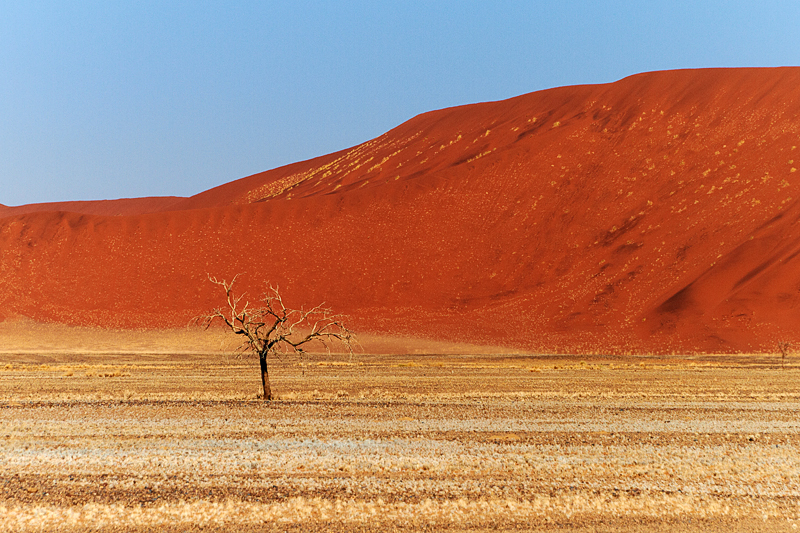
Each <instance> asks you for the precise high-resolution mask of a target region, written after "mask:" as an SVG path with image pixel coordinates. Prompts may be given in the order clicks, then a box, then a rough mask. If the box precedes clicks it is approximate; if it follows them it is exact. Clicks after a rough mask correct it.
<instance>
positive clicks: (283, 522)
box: [0, 331, 800, 531]
mask: <svg viewBox="0 0 800 533" xmlns="http://www.w3.org/2000/svg"><path fill="white" fill-rule="evenodd" d="M60 333H64V334H66V335H75V337H74V340H73V342H74V343H75V345H77V346H81V345H83V344H81V343H87V344H88V343H90V342H91V338H95V337H93V335H95V332H91V331H89V332H80V331H79V332H77V333H76V332H75V331H63V332H60ZM129 334H130V335H132V336H133V337H125V335H122V334H121V337H119V338H120V339H121V343H120V345H119V346H116V347H115V349H114V350H110V349H109V350H106V351H100V350H98V351H87V352H85V353H84V352H80V350H79V349H70V350H62V351H59V350H56V349H48V350H44V351H39V350H38V348H37V349H33V350H17V349H16V348H15V349H14V350H9V351H7V352H6V353H5V354H4V355H3V358H4V361H3V364H2V365H0V485H1V486H2V487H3V492H2V496H0V519H2V521H3V526H4V530H8V531H50V530H59V531H105V530H107V531H117V530H135V531H147V530H153V529H159V530H165V531H194V530H203V531H209V530H220V531H225V530H242V531H261V530H276V531H284V530H292V531H305V530H309V529H315V528H316V529H318V530H342V531H363V530H387V529H388V530H391V529H393V528H405V529H408V528H410V529H426V528H428V529H437V530H451V531H462V530H481V529H485V530H492V531H497V530H502V529H520V528H522V529H528V530H550V529H558V530H561V531H612V530H613V531H620V530H621V531H671V530H673V529H675V530H679V531H723V530H725V531H728V530H742V529H741V528H742V527H745V529H749V530H753V529H758V530H763V531H793V530H795V529H796V526H797V525H798V522H797V521H798V520H800V465H799V464H798V462H797V460H796V458H797V457H798V456H799V454H798V452H800V431H799V430H800V423H798V421H797V415H796V414H797V412H800V387H798V381H799V380H798V378H799V377H800V372H799V371H798V369H797V367H796V366H795V365H794V364H793V361H789V362H788V364H787V366H786V368H785V369H784V368H781V367H780V360H779V359H780V358H777V360H774V359H775V358H769V357H747V356H742V357H723V356H717V357H712V356H710V357H699V358H686V357H682V358H678V357H673V358H669V359H655V358H636V357H624V358H619V357H600V356H581V357H563V356H562V357H543V356H539V357H534V356H524V355H517V354H509V353H506V354H499V355H491V356H490V355H474V354H472V355H470V354H462V355H436V356H434V355H414V356H411V355H403V356H386V355H366V354H362V355H360V356H357V357H356V358H355V359H354V360H352V361H351V360H349V357H348V356H346V355H343V356H334V357H332V358H322V357H315V356H311V357H309V358H307V359H304V360H302V361H301V360H298V359H291V358H289V359H285V360H283V361H276V362H275V364H274V365H273V369H272V376H273V387H274V389H275V390H276V391H277V392H278V397H279V400H278V401H275V402H272V403H271V404H265V403H264V402H262V401H258V400H256V397H257V395H258V392H259V382H258V373H257V369H256V365H255V364H254V363H255V362H254V361H252V360H238V359H226V358H225V357H222V356H220V355H219V353H218V352H217V353H216V354H214V355H209V354H208V353H207V352H202V351H198V353H191V352H188V351H183V352H176V353H169V352H168V350H167V349H165V348H164V346H159V345H158V343H157V342H155V341H154V340H153V339H156V338H157V336H158V335H163V336H162V337H161V339H162V341H163V340H164V339H167V340H168V341H170V342H173V341H174V339H180V335H177V334H175V333H174V332H162V333H159V334H157V333H153V332H144V333H141V332H139V333H129ZM0 335H2V332H0ZM85 335H88V339H87V337H86V336H85ZM137 335H143V336H144V337H147V336H149V337H147V338H149V339H150V340H147V339H145V340H143V339H144V337H136V336H137ZM103 338H104V341H105V342H108V343H110V342H111V341H110V340H109V338H108V337H107V336H105V337H103ZM125 339H133V344H125ZM37 342H38V343H39V344H37V346H39V347H45V348H46V347H48V346H50V347H52V346H53V345H52V344H48V343H49V342H50V341H47V340H46V339H45V338H44V336H43V337H40V338H39V339H38V340H37ZM208 342H209V345H213V344H214V343H217V344H218V343H219V340H218V339H217V340H209V341H208ZM414 342H416V341H414ZM4 346H7V345H5V344H4ZM207 347H208V346H207ZM22 348H24V346H23V347H22ZM109 348H110V346H109ZM136 350H142V351H139V352H137V351H136ZM443 351H445V350H443ZM640 363H644V364H640Z"/></svg>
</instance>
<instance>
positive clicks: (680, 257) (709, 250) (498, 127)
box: [0, 68, 800, 353]
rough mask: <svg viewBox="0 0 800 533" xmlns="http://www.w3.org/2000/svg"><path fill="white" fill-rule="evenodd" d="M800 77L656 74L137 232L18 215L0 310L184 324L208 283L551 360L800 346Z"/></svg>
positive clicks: (465, 123) (270, 177)
mask: <svg viewBox="0 0 800 533" xmlns="http://www.w3.org/2000/svg"><path fill="white" fill-rule="evenodd" d="M798 118H800V68H776V69H708V70H684V71H667V72H653V73H645V74H639V75H636V76H631V77H629V78H626V79H623V80H621V81H618V82H615V83H612V84H605V85H591V86H590V85H586V86H576V87H562V88H556V89H550V90H546V91H540V92H536V93H531V94H527V95H523V96H519V97H516V98H512V99H509V100H504V101H500V102H489V103H482V104H475V105H469V106H461V107H455V108H449V109H443V110H439V111H434V112H430V113H425V114H423V115H420V116H418V117H415V118H413V119H411V120H409V121H408V122H406V123H404V124H402V125H400V126H398V127H397V128H395V129H393V130H391V131H389V132H387V133H385V134H384V135H381V136H380V137H377V138H376V139H373V140H371V141H368V142H366V143H364V144H362V145H359V146H356V147H353V148H350V149H347V150H343V151H340V152H337V153H334V154H329V155H325V156H322V157H318V158H315V159H312V160H309V161H303V162H298V163H295V164H292V165H288V166H285V167H281V168H278V169H274V170H270V171H267V172H263V173H260V174H256V175H253V176H249V177H246V178H242V179H240V180H236V181H234V182H231V183H228V184H225V185H222V186H220V187H217V188H215V189H211V190H209V191H206V192H204V193H201V194H198V195H196V196H193V197H191V198H185V199H169V200H166V199H164V200H163V201H161V200H159V201H158V202H155V201H153V202H150V203H149V204H146V203H144V204H142V205H145V204H146V209H144V208H141V207H140V209H141V210H140V211H139V212H133V211H130V212H125V213H121V214H120V216H108V215H109V214H110V213H107V212H103V211H101V210H99V209H95V208H93V207H92V206H83V207H82V208H81V209H76V210H74V211H78V212H71V211H73V210H71V209H69V208H66V207H65V208H64V209H58V210H49V209H33V210H31V211H30V212H22V211H16V212H13V211H9V209H11V210H13V209H17V210H19V209H20V208H6V207H0V217H3V218H0V251H1V252H2V256H1V257H0V315H5V316H14V315H24V316H28V317H31V318H34V319H36V320H50V321H57V322H64V323H70V324H81V325H98V326H113V327H166V326H181V325H184V324H186V323H187V322H188V320H189V319H190V318H191V317H192V316H195V315H197V314H200V313H202V312H204V311H206V310H208V309H209V308H210V307H212V306H214V305H216V304H217V303H219V296H220V295H219V294H217V293H216V292H214V289H215V287H213V286H212V285H211V284H210V283H208V282H207V281H206V275H207V273H211V274H213V275H216V276H217V277H228V278H230V277H232V276H233V275H234V274H235V273H238V272H243V273H245V275H244V276H243V278H242V288H245V289H246V290H247V291H248V292H249V293H250V294H252V295H256V294H258V293H259V292H260V288H261V286H262V285H261V284H262V282H263V281H265V280H270V281H272V282H273V283H277V284H279V285H280V286H281V288H282V289H283V293H284V296H285V298H286V299H287V301H288V302H289V303H292V304H295V305H298V306H299V305H308V304H313V303H318V302H321V301H325V302H326V303H327V304H328V305H329V306H331V307H333V308H334V309H336V310H338V311H340V312H343V313H347V314H349V315H351V317H352V323H353V324H352V325H353V327H354V328H355V329H356V330H362V331H369V332H374V333H381V334H391V335H415V336H420V337H428V338H434V339H442V340H459V341H463V342H472V343H487V344H506V345H510V346H518V347H521V348H524V349H529V350H541V351H548V352H573V353H593V352H601V353H602V352H634V351H643V352H647V353H670V352H673V351H675V352H695V351H710V352H737V351H761V350H767V351H774V350H775V349H776V343H777V341H778V340H780V339H783V340H790V341H800V330H798V328H796V327H795V326H796V325H797V324H798V321H799V320H800V259H798V255H800V225H798V221H800V206H798V198H800V180H799V179H798V174H797V169H798V168H800V151H798V149H797V145H800V120H798Z"/></svg>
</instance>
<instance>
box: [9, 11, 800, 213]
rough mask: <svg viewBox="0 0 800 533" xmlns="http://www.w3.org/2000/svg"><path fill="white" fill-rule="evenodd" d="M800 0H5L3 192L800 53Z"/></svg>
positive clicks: (345, 142)
mask: <svg viewBox="0 0 800 533" xmlns="http://www.w3.org/2000/svg"><path fill="white" fill-rule="evenodd" d="M798 28H800V2H797V1H770V0H761V1H760V2H752V1H725V2H723V1H706V2H704V1H702V0H698V1H652V2H642V1H611V0H609V1H602V0H595V1H569V0H562V1H547V0H545V1H534V0H529V1H507V2H504V1H497V2H487V1H485V0H484V1H467V0H460V1H452V2H443V1H442V2H437V1H435V0H432V1H418V2H417V1H408V2H404V1H402V0H394V1H392V2H383V1H377V0H373V1H348V2H344V1H340V2H325V1H319V2H310V1H297V0H295V1H286V2H284V1H257V2H250V1H243V2H235V1H226V2H214V1H186V2H169V1H158V2H149V1H141V2H108V1H105V0H104V1H99V2H94V1H78V2H74V3H69V2H55V1H53V2H39V1H35V0H31V1H26V2H3V9H2V15H1V16H0V203H3V204H6V205H19V204H24V203H33V202H47V201H60V200H92V199H107V198H122V197H137V196H159V195H179V196H188V195H192V194H195V193H198V192H200V191H203V190H205V189H208V188H210V187H213V186H216V185H219V184H222V183H225V182H228V181H232V180H234V179H237V178H240V177H242V176H246V175H249V174H253V173H255V172H260V171H262V170H267V169H269V168H274V167H277V166H280V165H283V164H286V163H290V162H293V161H298V160H302V159H308V158H310V157H314V156H317V155H322V154H325V153H329V152H332V151H335V150H339V149H342V148H346V147H348V146H352V145H355V144H358V143H360V142H363V141H366V140H368V139H371V138H373V137H375V136H377V135H380V134H381V133H383V132H385V131H386V130H389V129H391V128H392V127H394V126H396V125H398V124H400V123H401V122H403V121H405V120H407V119H409V118H411V117H412V116H414V115H417V114H419V113H422V112H425V111H429V110H432V109H438V108H442V107H449V106H454V105H459V104H467V103H473V102H480V101H487V100H499V99H504V98H508V97H511V96H516V95H518V94H522V93H527V92H531V91H535V90H540V89H545V88H549V87H554V86H560V85H573V84H584V83H604V82H611V81H614V80H617V79H620V78H623V77H625V76H628V75H630V74H635V73H638V72H643V71H650V70H662V69H676V68H695V67H717V66H780V65H797V64H800V30H798Z"/></svg>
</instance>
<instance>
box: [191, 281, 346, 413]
mask: <svg viewBox="0 0 800 533" xmlns="http://www.w3.org/2000/svg"><path fill="white" fill-rule="evenodd" d="M237 277H239V275H238V274H237V275H236V276H234V278H233V279H232V280H231V282H230V283H228V282H227V281H225V280H221V281H220V280H217V279H216V278H214V277H212V276H209V278H208V279H209V281H211V282H212V283H214V284H216V285H219V286H220V287H222V288H223V290H224V291H225V296H226V300H227V302H226V303H227V307H224V308H223V307H220V308H217V309H214V310H213V311H212V313H211V314H210V315H206V316H202V317H199V318H198V319H197V322H198V323H200V324H201V325H202V326H203V327H205V328H206V329H208V328H209V327H211V325H212V324H213V323H215V322H216V321H218V320H219V321H221V322H223V323H224V324H225V326H227V327H228V328H230V330H231V331H233V332H234V333H236V334H237V335H242V336H244V341H243V342H242V344H241V346H239V350H240V351H242V352H246V353H253V354H255V355H258V362H259V364H260V367H261V384H262V385H263V388H264V400H267V401H269V400H272V389H271V388H270V383H269V370H268V367H267V358H268V356H271V355H280V354H284V353H290V352H296V353H304V352H306V348H308V347H311V346H314V345H315V344H316V345H317V346H321V347H323V348H325V349H326V350H328V351H329V345H330V343H331V342H337V343H340V344H341V345H343V346H344V347H345V348H346V349H347V351H348V352H350V353H352V352H353V350H352V345H353V343H354V341H355V336H354V335H353V333H352V332H351V331H350V330H349V329H348V328H347V327H346V326H345V323H344V319H345V317H343V316H342V315H336V314H334V313H333V311H331V310H330V309H329V308H327V307H324V306H323V305H318V306H316V307H312V308H311V309H309V310H307V311H306V310H303V309H290V308H288V307H286V305H284V303H283V299H282V298H281V295H280V293H279V292H278V287H275V286H272V285H270V284H269V283H267V291H266V293H265V294H264V296H263V297H262V298H261V301H260V302H259V305H258V306H251V305H250V303H249V302H248V301H247V300H245V294H244V293H242V294H240V295H239V296H236V295H235V294H234V291H233V285H234V283H235V282H236V278H237Z"/></svg>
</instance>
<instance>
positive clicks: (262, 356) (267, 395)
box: [258, 353, 272, 402]
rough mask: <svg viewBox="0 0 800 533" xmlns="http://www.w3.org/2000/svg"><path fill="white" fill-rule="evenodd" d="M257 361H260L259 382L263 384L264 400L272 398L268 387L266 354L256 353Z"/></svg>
mask: <svg viewBox="0 0 800 533" xmlns="http://www.w3.org/2000/svg"><path fill="white" fill-rule="evenodd" d="M258 362H259V363H261V384H262V385H263V386H264V401H267V402H268V401H270V400H272V390H271V389H270V387H269V372H268V371H267V354H265V353H260V354H258Z"/></svg>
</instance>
